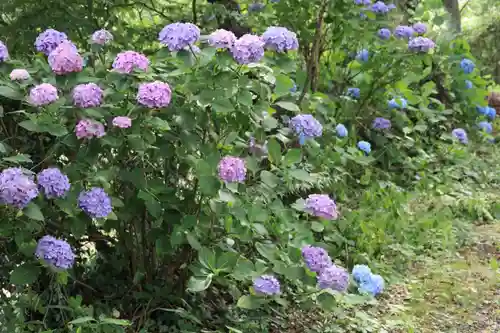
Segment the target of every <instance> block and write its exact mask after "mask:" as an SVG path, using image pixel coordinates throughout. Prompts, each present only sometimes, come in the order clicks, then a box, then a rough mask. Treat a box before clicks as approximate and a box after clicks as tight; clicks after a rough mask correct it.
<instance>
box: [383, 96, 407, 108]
mask: <svg viewBox="0 0 500 333" xmlns="http://www.w3.org/2000/svg"><path fill="white" fill-rule="evenodd" d="M387 106H388V107H389V109H391V110H392V109H406V108H407V107H408V102H407V101H406V99H404V98H401V97H400V98H397V99H396V98H393V99H391V100H390V101H388V102H387Z"/></svg>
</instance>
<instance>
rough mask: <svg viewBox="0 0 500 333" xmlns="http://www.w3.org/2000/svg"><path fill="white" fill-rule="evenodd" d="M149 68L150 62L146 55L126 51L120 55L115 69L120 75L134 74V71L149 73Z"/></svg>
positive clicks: (115, 63)
mask: <svg viewBox="0 0 500 333" xmlns="http://www.w3.org/2000/svg"><path fill="white" fill-rule="evenodd" d="M148 67H149V60H148V58H146V56H145V55H144V54H141V53H138V52H135V51H125V52H121V53H118V54H117V56H116V58H115V61H114V62H113V68H114V70H115V71H117V72H120V73H126V74H129V73H132V71H133V70H134V69H136V68H137V69H140V70H143V71H147V70H148Z"/></svg>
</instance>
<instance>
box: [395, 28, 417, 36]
mask: <svg viewBox="0 0 500 333" xmlns="http://www.w3.org/2000/svg"><path fill="white" fill-rule="evenodd" d="M414 34H415V30H413V28H412V27H409V26H407V25H399V26H397V27H396V30H394V36H395V37H396V38H411V37H413V35H414Z"/></svg>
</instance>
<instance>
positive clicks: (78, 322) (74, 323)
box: [68, 316, 96, 325]
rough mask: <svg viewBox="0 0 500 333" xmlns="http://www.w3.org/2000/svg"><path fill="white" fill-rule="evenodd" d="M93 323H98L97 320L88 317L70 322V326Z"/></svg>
mask: <svg viewBox="0 0 500 333" xmlns="http://www.w3.org/2000/svg"><path fill="white" fill-rule="evenodd" d="M91 321H96V320H95V319H94V318H92V317H90V316H86V317H80V318H76V319H75V320H72V321H70V322H69V323H68V324H72V325H79V324H85V323H88V322H91Z"/></svg>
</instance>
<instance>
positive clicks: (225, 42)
mask: <svg viewBox="0 0 500 333" xmlns="http://www.w3.org/2000/svg"><path fill="white" fill-rule="evenodd" d="M235 41H236V36H235V35H234V34H233V32H232V31H227V30H224V29H219V30H215V31H214V32H212V33H211V34H210V36H209V37H208V43H209V44H210V45H211V46H213V47H216V48H218V49H228V50H230V49H231V48H232V47H233V45H234V42H235Z"/></svg>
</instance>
